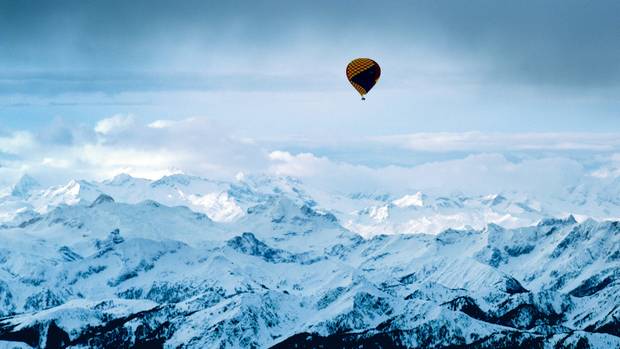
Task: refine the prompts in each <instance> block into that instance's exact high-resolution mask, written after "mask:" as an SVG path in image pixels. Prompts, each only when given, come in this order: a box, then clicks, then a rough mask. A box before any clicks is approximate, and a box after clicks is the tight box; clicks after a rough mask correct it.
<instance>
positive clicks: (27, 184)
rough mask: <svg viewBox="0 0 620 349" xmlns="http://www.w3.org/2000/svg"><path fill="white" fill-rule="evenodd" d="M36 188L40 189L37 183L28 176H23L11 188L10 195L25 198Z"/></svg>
mask: <svg viewBox="0 0 620 349" xmlns="http://www.w3.org/2000/svg"><path fill="white" fill-rule="evenodd" d="M38 188H40V184H39V182H37V181H36V180H35V179H34V178H32V177H30V176H29V175H27V174H25V175H23V176H22V177H21V178H20V179H19V181H18V182H17V183H16V184H15V185H14V186H13V189H12V191H11V195H13V196H16V197H21V198H27V197H28V196H29V195H30V193H31V192H32V191H33V190H35V189H38Z"/></svg>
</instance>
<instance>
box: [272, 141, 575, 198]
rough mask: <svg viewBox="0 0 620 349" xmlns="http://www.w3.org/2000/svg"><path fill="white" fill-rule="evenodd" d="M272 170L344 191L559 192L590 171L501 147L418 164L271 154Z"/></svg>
mask: <svg viewBox="0 0 620 349" xmlns="http://www.w3.org/2000/svg"><path fill="white" fill-rule="evenodd" d="M270 159H271V160H272V162H274V164H272V166H271V167H270V170H271V171H272V172H273V173H276V174H281V175H289V176H294V177H301V178H303V179H304V180H305V181H307V182H311V183H314V184H316V185H317V186H318V187H324V188H331V189H334V190H338V191H342V192H356V191H362V190H363V191H368V190H371V191H378V192H391V193H410V192H415V190H422V191H432V192H435V193H451V192H463V193H475V194H481V193H496V192H501V191H511V190H517V191H528V192H538V191H541V192H544V193H551V192H560V191H562V190H563V189H564V188H565V187H566V186H568V185H571V184H574V183H575V182H578V181H579V179H580V178H582V177H583V176H584V175H585V171H584V169H583V166H582V165H581V164H580V163H578V162H577V161H575V160H571V159H567V158H562V157H549V158H542V159H529V160H522V161H519V162H512V161H509V160H508V159H506V157H505V156H503V155H501V154H497V153H492V154H480V155H470V156H467V157H465V158H463V159H458V160H448V161H438V162H431V163H426V164H422V165H418V166H413V167H400V166H386V167H381V168H371V167H367V166H361V165H353V164H349V163H346V162H334V161H331V160H329V159H327V158H324V157H316V156H314V155H312V154H309V153H303V154H297V155H293V154H290V153H287V152H282V151H276V152H272V153H271V154H270Z"/></svg>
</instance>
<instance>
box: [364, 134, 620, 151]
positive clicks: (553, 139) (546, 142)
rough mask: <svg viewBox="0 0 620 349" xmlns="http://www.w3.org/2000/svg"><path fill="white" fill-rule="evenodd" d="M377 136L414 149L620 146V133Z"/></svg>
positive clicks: (596, 148) (608, 148) (600, 148)
mask: <svg viewBox="0 0 620 349" xmlns="http://www.w3.org/2000/svg"><path fill="white" fill-rule="evenodd" d="M374 140H376V141H378V142H381V143H386V144H390V145H393V146H398V147H403V148H406V149H410V150H415V151H429V152H448V151H479V152H485V151H487V152H488V151H514V150H555V151H568V150H591V151H613V150H615V149H620V134H619V133H483V132H459V133H456V132H453V133H451V132H436V133H413V134H406V135H396V136H386V137H377V138H374Z"/></svg>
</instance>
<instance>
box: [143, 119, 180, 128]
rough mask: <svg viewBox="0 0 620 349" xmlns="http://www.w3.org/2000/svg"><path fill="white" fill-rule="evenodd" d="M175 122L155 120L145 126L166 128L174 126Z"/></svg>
mask: <svg viewBox="0 0 620 349" xmlns="http://www.w3.org/2000/svg"><path fill="white" fill-rule="evenodd" d="M177 122H178V121H175V120H155V121H153V122H151V123H150V124H148V125H147V126H148V127H150V128H168V127H171V126H174V125H175V124H176V123H177Z"/></svg>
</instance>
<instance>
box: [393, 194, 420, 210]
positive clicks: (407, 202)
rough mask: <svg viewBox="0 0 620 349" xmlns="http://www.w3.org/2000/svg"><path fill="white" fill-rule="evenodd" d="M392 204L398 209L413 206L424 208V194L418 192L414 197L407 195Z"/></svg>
mask: <svg viewBox="0 0 620 349" xmlns="http://www.w3.org/2000/svg"><path fill="white" fill-rule="evenodd" d="M392 204H394V205H395V206H396V207H401V208H404V207H411V206H414V207H422V206H424V194H422V193H421V192H417V193H415V194H413V195H405V196H403V197H401V198H400V199H397V200H394V201H392Z"/></svg>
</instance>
